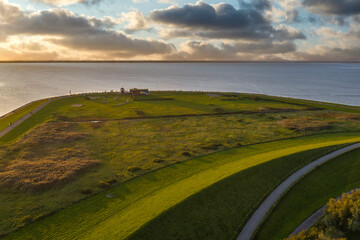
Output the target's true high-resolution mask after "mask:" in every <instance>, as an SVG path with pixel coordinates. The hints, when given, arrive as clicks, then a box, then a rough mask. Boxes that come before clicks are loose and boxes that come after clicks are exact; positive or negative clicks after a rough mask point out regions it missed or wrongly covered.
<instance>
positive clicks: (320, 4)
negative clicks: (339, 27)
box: [303, 0, 360, 16]
mask: <svg viewBox="0 0 360 240" xmlns="http://www.w3.org/2000/svg"><path fill="white" fill-rule="evenodd" d="M303 4H304V6H305V7H307V8H308V9H309V10H310V11H311V12H313V13H315V14H322V15H343V16H349V15H356V14H360V1H359V0H304V1H303Z"/></svg>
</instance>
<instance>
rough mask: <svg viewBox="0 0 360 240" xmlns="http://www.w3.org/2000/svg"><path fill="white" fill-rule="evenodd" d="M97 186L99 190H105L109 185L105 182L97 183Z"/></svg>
mask: <svg viewBox="0 0 360 240" xmlns="http://www.w3.org/2000/svg"><path fill="white" fill-rule="evenodd" d="M98 186H99V188H102V189H105V188H108V187H109V186H110V184H109V183H107V182H105V181H99V182H98Z"/></svg>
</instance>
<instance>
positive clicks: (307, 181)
mask: <svg viewBox="0 0 360 240" xmlns="http://www.w3.org/2000/svg"><path fill="white" fill-rule="evenodd" d="M359 168H360V149H359V150H355V151H352V152H349V153H346V154H344V155H342V156H339V157H337V158H336V159H333V160H331V161H330V162H328V163H326V164H324V165H322V166H320V167H319V168H317V169H316V170H314V171H313V172H311V173H310V174H309V175H307V176H305V177H304V178H303V179H302V180H301V181H300V182H298V183H297V184H296V185H295V186H294V187H293V188H292V189H291V190H290V191H289V192H288V193H287V194H286V195H285V196H284V197H283V198H282V199H281V200H280V202H279V203H278V205H277V206H276V207H275V208H274V210H273V211H272V213H271V214H270V215H269V216H268V218H267V219H266V220H265V222H264V224H263V225H262V226H261V227H260V229H259V232H258V233H257V235H256V237H255V239H259V240H260V239H261V240H262V239H264V240H265V239H266V240H268V239H274V240H275V239H282V238H286V237H287V236H288V235H289V234H290V233H291V232H292V231H293V230H294V229H295V228H296V227H297V226H298V225H300V224H301V223H302V222H303V221H304V220H305V219H306V218H307V217H308V216H310V215H311V214H312V213H313V212H314V211H316V210H318V209H319V208H321V207H322V206H324V205H325V204H326V203H327V202H328V200H329V199H330V198H334V197H337V196H340V195H341V194H342V193H344V192H348V191H350V190H352V189H355V188H358V187H359V186H360V175H359ZM355 236H358V235H355V234H354V238H353V239H357V238H355ZM350 239H351V238H350Z"/></svg>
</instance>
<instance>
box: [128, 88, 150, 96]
mask: <svg viewBox="0 0 360 240" xmlns="http://www.w3.org/2000/svg"><path fill="white" fill-rule="evenodd" d="M130 94H131V95H134V96H135V95H149V89H138V88H132V89H130Z"/></svg>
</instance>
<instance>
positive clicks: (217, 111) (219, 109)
mask: <svg viewBox="0 0 360 240" xmlns="http://www.w3.org/2000/svg"><path fill="white" fill-rule="evenodd" d="M214 112H216V113H224V112H225V110H224V109H222V108H219V107H218V108H215V109H214Z"/></svg>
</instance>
